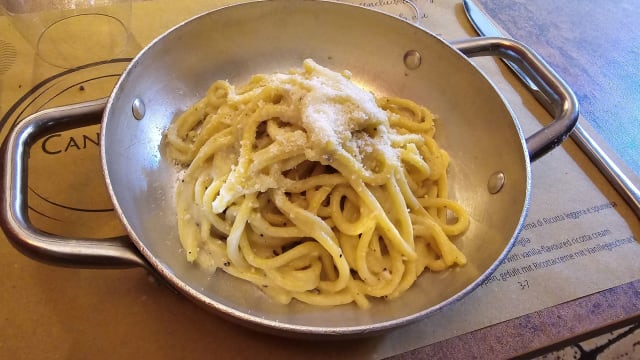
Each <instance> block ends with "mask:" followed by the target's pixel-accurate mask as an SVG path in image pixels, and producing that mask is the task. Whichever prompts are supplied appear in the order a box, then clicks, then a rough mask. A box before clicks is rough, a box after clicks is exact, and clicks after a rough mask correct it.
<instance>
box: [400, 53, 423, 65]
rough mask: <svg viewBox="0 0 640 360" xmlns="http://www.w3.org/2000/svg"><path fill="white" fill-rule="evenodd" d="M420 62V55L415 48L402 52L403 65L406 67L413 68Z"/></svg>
mask: <svg viewBox="0 0 640 360" xmlns="http://www.w3.org/2000/svg"><path fill="white" fill-rule="evenodd" d="M421 63H422V55H420V53H419V52H417V51H416V50H409V51H407V52H406V53H404V66H406V67H407V68H408V69H411V70H415V69H417V68H419V67H420V64H421Z"/></svg>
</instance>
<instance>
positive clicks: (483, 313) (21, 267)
mask: <svg viewBox="0 0 640 360" xmlns="http://www.w3.org/2000/svg"><path fill="white" fill-rule="evenodd" d="M350 2H352V3H356V4H359V5H362V6H365V7H371V8H376V9H378V10H381V11H385V12H389V13H392V14H394V15H398V16H401V17H403V18H405V19H407V20H409V21H413V22H418V24H419V25H420V26H422V27H424V28H426V29H428V30H430V31H432V32H434V33H436V34H439V35H441V36H442V37H443V38H444V39H446V40H454V39H461V38H467V37H471V36H475V34H474V32H473V31H472V29H471V27H470V25H469V24H468V23H467V21H466V18H465V16H464V13H463V10H462V7H461V5H460V4H459V3H458V2H457V1H450V0H429V1H417V2H416V3H417V4H418V6H419V11H418V14H416V13H415V11H414V10H413V9H412V8H411V7H410V6H409V5H407V4H406V3H404V2H403V1H401V0H393V1H350ZM185 3H186V5H185ZM228 3H231V2H230V1H204V0H200V1H189V2H180V5H177V3H176V2H172V1H168V0H162V1H143V2H136V3H134V16H133V33H134V35H135V37H136V39H137V40H138V42H139V43H140V44H142V45H144V44H147V43H148V42H149V41H151V40H152V39H153V38H155V37H156V36H157V35H159V34H160V33H162V32H163V31H165V30H166V29H168V28H170V27H171V26H173V25H175V24H177V23H179V22H180V21H182V20H185V19H187V18H189V17H191V16H193V15H196V14H198V13H200V12H203V11H205V10H209V9H213V8H217V7H219V6H222V5H226V4H228ZM0 34H1V35H0V41H2V43H0V45H2V46H4V47H5V48H6V47H11V48H12V49H13V51H14V52H15V55H14V56H15V60H14V61H13V62H11V65H10V66H9V68H8V69H6V70H5V71H4V72H2V73H0V81H1V82H0V114H2V116H3V117H2V118H1V119H2V123H0V126H1V129H0V131H1V132H0V136H2V138H4V136H5V135H6V133H7V131H8V130H9V128H10V127H11V126H12V124H14V123H16V122H18V121H20V120H21V119H23V118H24V117H26V116H27V115H29V114H30V113H33V112H35V111H37V110H39V109H43V108H48V107H52V106H56V105H64V104H68V103H74V102H79V101H84V100H89V99H95V98H99V97H103V96H106V95H108V93H109V91H110V89H111V88H112V87H113V85H114V84H115V80H116V79H117V76H118V74H119V73H120V72H121V71H122V70H123V69H124V66H126V62H122V61H114V62H106V63H104V64H99V65H96V66H91V67H87V68H83V69H80V70H77V71H73V72H68V73H65V74H49V76H50V77H48V78H43V79H34V78H33V76H32V74H34V73H37V72H36V71H35V70H34V62H33V51H32V50H31V49H30V48H29V47H28V46H27V45H26V44H25V43H24V42H23V41H22V40H21V38H20V37H19V35H18V34H17V33H16V32H15V31H13V29H12V28H11V26H10V24H9V22H8V20H7V19H6V18H4V17H0ZM7 44H8V45H7ZM2 54H5V55H4V56H5V57H6V56H7V55H6V54H7V52H6V51H5V52H3V53H2ZM474 62H475V63H477V64H478V66H479V67H480V68H481V69H482V70H483V71H484V72H485V73H486V74H487V75H488V77H489V78H490V79H491V80H492V81H493V82H494V83H495V84H496V86H497V87H498V89H499V90H500V91H501V92H502V93H503V95H504V97H505V98H506V99H507V101H508V103H509V104H510V105H511V107H512V108H513V110H514V112H515V114H516V116H517V118H518V119H519V121H520V122H521V125H522V127H523V130H524V132H525V134H530V133H532V132H533V131H534V130H535V129H537V128H539V127H540V122H542V123H546V122H548V121H549V120H550V119H549V117H548V115H547V114H546V113H545V112H544V110H543V109H542V108H541V107H540V106H539V105H538V104H537V103H536V102H535V100H534V99H533V98H532V97H531V96H530V95H529V94H527V93H526V91H525V90H523V89H522V87H521V86H520V85H519V83H518V81H517V80H516V79H515V78H514V77H513V76H512V75H511V73H510V72H509V71H508V70H507V69H506V68H505V67H504V66H502V64H500V63H498V62H496V61H495V60H493V59H487V58H482V59H477V60H474ZM98 129H99V127H98V126H92V127H87V128H83V129H76V130H74V131H71V132H64V133H58V134H52V135H51V136H49V137H46V138H44V139H42V140H40V141H39V142H38V143H36V144H35V145H34V147H35V149H34V150H33V151H32V159H31V161H30V171H32V172H33V175H32V176H31V178H32V180H30V183H29V185H30V194H29V201H30V203H29V204H30V208H31V212H30V216H31V217H32V219H33V221H34V222H36V223H37V224H38V225H39V227H41V228H43V229H45V230H47V231H50V232H53V233H59V234H63V235H76V236H95V237H102V236H113V235H119V234H123V233H124V230H123V229H122V226H121V225H120V224H119V221H118V219H117V216H115V214H114V213H113V211H112V209H111V207H112V206H111V204H110V203H109V198H108V196H107V195H106V191H105V190H104V184H103V180H102V178H101V176H102V175H101V171H100V169H99V163H98V161H97V159H98V157H99V151H98V150H99V149H98V146H97V142H98V141H99V139H98V137H97V131H99V130H98ZM532 174H533V191H532V199H531V207H530V209H529V215H528V217H527V221H526V225H525V228H524V230H523V232H522V234H521V236H520V237H519V238H518V243H517V245H516V246H515V247H514V249H513V250H512V251H511V253H510V255H509V257H508V258H507V259H506V261H505V263H504V264H503V265H502V266H501V267H500V268H499V269H498V270H497V271H496V272H495V273H494V275H493V276H492V277H491V278H490V279H489V280H488V281H487V282H486V283H485V284H484V285H483V286H481V287H480V288H479V289H477V290H476V291H474V292H473V293H472V294H471V295H469V296H468V297H466V298H465V299H464V300H462V301H461V302H459V303H457V304H455V305H453V306H451V307H448V308H446V309H444V310H443V311H441V312H439V313H437V314H435V315H433V316H431V317H429V318H427V319H425V320H424V321H421V322H418V323H415V324H413V325H410V326H408V327H404V328H401V329H398V330H394V331H391V332H389V333H387V334H385V335H383V336H379V337H375V338H371V339H360V340H350V341H345V342H335V343H330V346H327V344H324V343H320V344H318V343H313V342H306V341H291V340H286V339H282V338H277V337H273V336H269V335H264V334H259V333H256V332H253V331H250V330H246V329H244V328H242V327H239V326H237V325H234V324H231V323H229V322H227V321H225V320H222V319H220V318H218V317H216V316H213V315H210V314H208V313H206V312H205V311H204V310H202V309H200V308H198V307H197V306H196V305H194V304H192V303H191V302H189V301H188V300H187V299H185V298H183V297H181V296H179V295H177V294H174V293H172V292H170V291H169V290H167V289H166V288H164V287H162V286H158V285H157V284H155V283H153V282H151V281H149V280H148V278H147V276H146V274H144V271H142V270H109V271H95V270H80V269H64V268H57V267H51V266H48V265H43V264H40V263H37V262H35V261H33V260H30V259H27V258H25V257H24V256H22V255H21V254H19V253H18V252H16V251H15V250H14V249H13V248H12V247H11V246H10V245H9V244H8V242H7V241H0V264H2V265H3V267H4V268H5V271H4V275H5V279H4V280H3V282H1V283H0V316H1V318H2V319H3V322H4V326H2V327H1V329H0V339H2V340H0V357H7V356H8V355H14V356H15V355H16V354H18V355H19V354H22V355H24V356H22V357H33V358H54V357H72V358H114V357H115V358H118V357H127V358H130V357H134V356H139V357H143V358H147V357H158V358H174V357H203V356H213V357H217V356H220V357H222V355H225V356H229V357H237V358H249V357H256V356H260V357H264V358H298V357H300V356H302V355H305V356H307V357H309V358H321V357H331V356H345V357H347V356H348V357H358V358H383V357H387V356H391V355H394V354H398V353H401V352H405V351H408V350H411V349H414V348H417V347H420V346H424V345H427V344H430V343H433V342H437V341H440V340H443V339H446V338H450V337H453V336H456V335H460V334H463V333H466V332H469V331H472V330H475V329H479V328H482V327H485V326H489V325H492V324H496V323H498V322H501V321H505V320H508V319H512V318H515V317H518V316H520V315H523V314H528V313H531V312H534V311H537V310H540V309H543V308H546V307H549V306H553V305H556V304H559V303H562V302H565V301H569V300H573V299H576V298H578V297H581V296H585V295H588V294H591V293H594V292H597V291H600V290H604V289H607V288H610V287H613V286H616V285H620V284H623V283H626V282H629V281H632V280H635V279H638V278H640V268H638V267H637V266H636V265H635V260H636V259H637V258H638V257H639V256H640V245H639V244H638V240H637V238H638V236H637V234H640V225H639V223H638V220H637V219H636V218H635V217H634V216H633V213H632V212H631V211H630V209H628V208H627V206H626V204H625V203H624V202H623V201H622V200H621V198H620V197H619V196H618V195H617V194H616V193H615V191H614V190H613V189H612V188H611V187H610V186H609V184H608V183H606V181H605V180H604V178H603V177H602V176H601V175H600V174H599V173H598V172H597V170H596V169H595V167H594V166H593V165H592V164H591V163H590V162H589V161H588V159H587V158H586V157H585V156H584V155H583V154H582V153H581V152H580V150H579V149H578V148H577V147H576V146H575V145H574V144H573V143H572V142H571V141H567V142H566V143H565V144H564V145H563V146H562V147H561V148H558V149H556V150H554V151H553V152H552V153H550V154H548V155H546V156H545V157H543V158H542V159H540V160H539V161H536V162H535V163H533V164H532ZM61 189H62V190H61ZM65 189H66V191H65ZM2 240H5V239H2Z"/></svg>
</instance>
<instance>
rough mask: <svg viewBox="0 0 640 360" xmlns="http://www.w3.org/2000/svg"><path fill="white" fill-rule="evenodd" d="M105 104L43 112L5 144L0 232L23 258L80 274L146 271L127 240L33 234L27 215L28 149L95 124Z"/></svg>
mask: <svg viewBox="0 0 640 360" xmlns="http://www.w3.org/2000/svg"><path fill="white" fill-rule="evenodd" d="M105 104H106V99H100V100H95V101H91V102H86V103H82V104H77V105H70V106H65V107H60V108H56V109H50V110H45V111H42V112H39V113H37V114H34V115H32V116H30V117H28V118H26V119H25V120H23V121H21V122H20V123H19V124H18V125H17V126H15V127H14V128H13V129H12V131H11V132H10V134H9V135H7V138H6V140H5V142H4V144H3V147H2V152H1V153H2V157H3V160H4V162H3V164H4V166H3V167H2V169H1V170H0V172H1V174H0V175H1V176H0V186H1V189H2V192H1V193H0V206H1V208H0V226H2V228H3V230H4V232H5V234H6V236H7V239H8V240H9V241H10V242H11V243H12V244H13V246H14V247H15V248H16V249H18V250H19V251H21V252H22V253H23V254H25V255H27V256H29V257H31V258H34V259H36V260H39V261H42V262H46V263H52V264H55V265H66V266H76V267H84V268H124V267H134V266H141V267H144V268H147V269H150V265H149V264H148V263H147V261H146V260H145V259H144V258H143V257H142V255H141V254H140V253H139V252H138V250H137V249H136V248H135V246H134V245H133V244H132V243H131V241H130V240H129V238H128V237H126V236H122V237H116V238H109V239H83V238H65V237H61V236H56V235H51V234H47V233H44V232H42V231H40V230H38V229H36V228H35V227H34V226H33V225H32V224H31V222H30V221H29V217H28V214H27V210H28V205H27V183H28V182H27V178H28V174H27V159H28V158H29V148H30V146H31V145H32V144H33V143H34V142H35V140H36V139H37V138H38V137H39V136H40V135H42V134H44V133H46V132H50V131H52V130H54V129H55V130H56V131H64V130H68V129H72V128H78V127H83V126H88V125H93V124H98V123H99V122H100V119H101V117H102V111H103V110H104V106H105Z"/></svg>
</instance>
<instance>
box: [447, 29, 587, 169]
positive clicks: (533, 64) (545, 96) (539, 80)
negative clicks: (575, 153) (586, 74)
mask: <svg viewBox="0 0 640 360" xmlns="http://www.w3.org/2000/svg"><path fill="white" fill-rule="evenodd" d="M452 45H453V46H454V47H455V48H456V49H458V50H459V51H460V52H462V53H463V54H465V55H466V56H469V57H476V56H495V57H498V58H501V59H503V60H504V61H505V62H506V63H507V64H508V65H509V66H510V67H511V68H512V69H514V71H515V72H516V73H517V74H521V75H520V76H521V77H525V78H526V79H528V81H530V82H531V83H532V85H531V86H527V88H528V89H529V91H531V92H532V94H533V95H534V96H535V98H536V99H537V100H538V101H539V102H540V103H541V104H542V105H543V106H544V107H545V108H546V109H547V111H549V113H550V114H551V115H552V116H553V117H554V120H553V121H552V122H551V123H549V124H547V125H546V126H544V127H543V128H542V129H540V130H538V131H536V132H535V133H534V134H532V135H530V136H529V137H528V138H527V149H528V151H529V158H530V159H531V160H532V161H533V160H536V159H538V158H540V157H541V156H542V155H544V154H546V153H547V152H549V151H551V150H552V149H553V148H555V147H556V146H558V145H560V144H561V143H562V142H563V141H564V140H565V139H566V138H567V137H568V136H569V134H570V133H571V131H572V130H573V128H574V127H575V126H576V123H577V121H578V100H577V99H576V96H575V95H574V94H573V92H572V91H571V89H570V88H569V86H568V85H567V84H566V83H565V82H564V80H562V79H561V78H560V76H559V75H558V74H556V72H555V71H554V70H553V69H552V68H551V67H550V66H549V65H548V64H547V63H546V62H545V61H544V60H543V59H542V58H541V57H540V56H538V55H537V54H536V53H535V52H534V51H533V50H532V49H531V48H529V47H527V46H526V45H524V44H522V43H520V42H518V41H516V40H513V39H506V38H496V37H480V38H472V39H465V40H459V41H454V42H453V43H452Z"/></svg>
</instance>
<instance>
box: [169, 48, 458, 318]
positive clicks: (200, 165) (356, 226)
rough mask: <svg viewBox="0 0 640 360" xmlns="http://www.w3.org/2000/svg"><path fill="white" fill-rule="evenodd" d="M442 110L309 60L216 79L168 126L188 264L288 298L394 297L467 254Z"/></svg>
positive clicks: (332, 301)
mask: <svg viewBox="0 0 640 360" xmlns="http://www.w3.org/2000/svg"><path fill="white" fill-rule="evenodd" d="M434 132H435V130H434V116H433V115H432V114H431V113H430V112H429V111H428V110H427V109H426V108H424V107H422V106H419V105H417V104H416V103H414V102H412V101H409V100H406V99H400V98H393V97H377V98H376V97H375V96H374V95H373V94H371V93H369V92H367V91H365V90H363V89H361V88H359V87H358V86H357V85H355V84H354V83H353V82H352V81H351V79H350V74H349V73H348V72H346V71H345V72H344V73H342V74H339V73H336V72H333V71H331V70H329V69H327V68H324V67H322V66H320V65H318V64H317V63H315V62H314V61H313V60H311V59H307V60H305V61H304V63H303V66H302V68H297V69H292V70H290V71H289V72H288V73H274V74H268V75H265V74H261V75H254V76H253V77H252V78H251V79H250V81H249V82H248V83H247V84H244V85H242V86H238V87H235V86H232V85H231V84H229V83H228V82H227V81H222V80H219V81H216V82H215V83H213V85H212V86H211V87H210V89H209V90H208V92H207V94H206V96H205V97H204V98H202V99H201V100H199V101H198V102H197V103H196V104H194V105H193V106H192V107H190V108H189V109H188V110H186V112H184V113H183V114H182V115H181V116H179V117H178V118H177V119H176V120H175V121H174V122H173V123H172V124H171V126H170V128H169V129H168V130H167V132H166V134H165V141H166V144H167V147H166V150H167V154H168V156H169V157H170V158H171V159H173V160H174V161H175V162H177V163H178V164H180V165H181V166H183V167H184V168H185V170H184V172H183V173H182V175H181V180H180V182H179V184H178V186H177V190H176V210H177V216H178V219H177V220H178V229H179V236H180V241H181V245H182V247H183V249H184V251H185V252H186V258H187V260H188V261H189V262H195V263H196V264H198V265H199V266H201V267H203V268H204V269H207V271H211V272H213V271H215V270H216V269H217V268H221V269H223V270H224V271H225V272H227V273H229V274H231V275H233V276H236V277H238V278H241V279H244V280H247V281H250V282H252V283H254V284H255V285H257V286H258V287H260V288H261V289H262V290H263V291H264V292H265V293H266V294H267V295H269V296H270V297H271V298H273V299H274V300H276V301H278V302H281V303H284V304H286V303H289V302H290V301H291V300H292V299H297V300H299V301H302V302H305V303H309V304H316V305H339V304H347V303H352V302H355V303H356V304H357V305H358V306H360V307H363V308H366V307H368V306H370V300H371V299H372V298H384V299H392V298H395V297H397V296H399V295H400V294H402V293H403V292H404V291H405V290H407V289H408V288H409V287H410V286H411V285H412V284H413V283H414V282H415V281H416V278H417V277H418V276H419V275H420V274H421V273H422V272H423V271H425V270H430V271H441V270H444V269H447V268H449V267H452V266H456V265H464V264H465V263H466V258H465V256H464V254H463V253H462V252H461V251H460V250H459V249H458V248H457V247H456V246H455V244H454V243H453V242H452V240H451V237H452V236H455V235H458V234H461V233H463V232H464V231H465V230H466V229H467V227H468V226H469V217H468V215H467V213H466V212H465V210H464V209H463V208H462V207H461V206H460V205H459V204H458V203H456V202H454V201H452V200H451V199H448V194H447V176H446V172H447V167H448V162H449V157H448V155H447V153H446V152H445V151H443V150H442V149H440V148H439V147H438V145H437V143H436V142H435V141H434V138H433V135H434Z"/></svg>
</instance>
